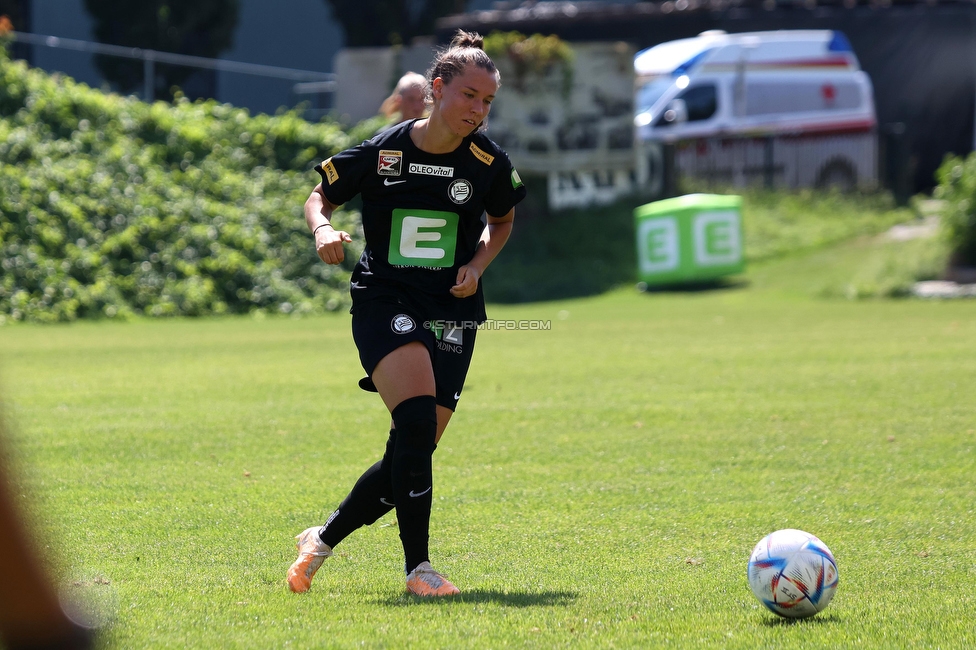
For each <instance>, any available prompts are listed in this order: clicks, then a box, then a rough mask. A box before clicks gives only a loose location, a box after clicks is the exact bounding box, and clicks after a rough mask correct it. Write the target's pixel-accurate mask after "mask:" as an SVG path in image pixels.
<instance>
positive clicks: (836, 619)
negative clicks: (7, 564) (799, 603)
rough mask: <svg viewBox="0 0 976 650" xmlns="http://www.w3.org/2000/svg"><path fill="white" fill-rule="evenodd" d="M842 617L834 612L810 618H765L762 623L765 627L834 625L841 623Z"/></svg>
mask: <svg viewBox="0 0 976 650" xmlns="http://www.w3.org/2000/svg"><path fill="white" fill-rule="evenodd" d="M843 620H844V619H842V618H841V617H840V616H837V615H835V614H823V615H820V616H813V617H810V618H780V617H779V616H777V617H776V618H765V619H763V622H762V624H763V625H765V626H766V627H784V626H785V627H790V626H793V625H835V624H838V623H842V622H843Z"/></svg>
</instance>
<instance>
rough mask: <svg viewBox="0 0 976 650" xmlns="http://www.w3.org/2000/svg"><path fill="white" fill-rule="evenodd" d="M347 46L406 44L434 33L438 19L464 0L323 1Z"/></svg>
mask: <svg viewBox="0 0 976 650" xmlns="http://www.w3.org/2000/svg"><path fill="white" fill-rule="evenodd" d="M326 2H327V3H328V5H329V7H331V8H332V15H333V17H334V18H335V19H336V20H338V21H339V22H340V23H341V24H342V27H343V31H344V32H345V37H346V46H347V47H383V46H388V45H401V44H405V43H406V44H409V43H410V41H411V40H413V39H414V38H415V37H417V36H429V35H431V34H433V33H434V23H435V22H436V20H437V19H438V18H441V17H443V16H447V15H450V14H455V13H461V12H463V11H464V6H465V4H466V2H465V1H464V0H375V1H374V2H363V1H362V0H326Z"/></svg>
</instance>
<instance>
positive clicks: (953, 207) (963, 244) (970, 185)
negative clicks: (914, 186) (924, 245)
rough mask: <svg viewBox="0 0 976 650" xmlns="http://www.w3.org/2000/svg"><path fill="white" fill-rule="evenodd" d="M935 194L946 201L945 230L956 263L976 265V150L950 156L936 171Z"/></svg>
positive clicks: (958, 264)
mask: <svg viewBox="0 0 976 650" xmlns="http://www.w3.org/2000/svg"><path fill="white" fill-rule="evenodd" d="M935 177H936V179H937V180H938V181H939V184H938V186H937V187H936V188H935V192H934V195H935V197H936V198H938V199H943V200H944V201H945V209H944V210H943V211H942V217H941V218H942V230H943V233H944V235H945V238H946V240H947V241H948V243H949V246H950V247H951V250H952V255H953V258H952V262H953V264H955V265H956V266H963V267H976V153H971V154H969V156H968V157H967V158H966V159H965V160H963V159H962V158H959V157H958V156H949V157H948V158H946V160H945V162H943V163H942V166H941V167H939V170H938V171H937V172H936V173H935Z"/></svg>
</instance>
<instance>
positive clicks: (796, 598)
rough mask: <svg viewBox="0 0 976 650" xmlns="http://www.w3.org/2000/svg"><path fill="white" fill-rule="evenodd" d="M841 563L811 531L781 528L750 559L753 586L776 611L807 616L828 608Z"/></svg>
mask: <svg viewBox="0 0 976 650" xmlns="http://www.w3.org/2000/svg"><path fill="white" fill-rule="evenodd" d="M837 577H838V576H837V562H836V561H835V560H834V556H833V554H831V552H830V549H829V548H827V545H826V544H824V543H823V542H821V541H820V540H819V539H817V538H816V537H815V536H814V535H811V534H810V533H805V532H803V531H802V530H795V529H793V528H787V529H785V530H777V531H776V532H775V533H770V534H769V535H766V536H765V537H763V538H762V540H761V541H760V542H759V543H758V544H756V548H754V549H753V551H752V556H751V557H750V558H749V587H751V588H752V593H754V594H755V595H756V598H758V599H759V602H761V603H762V604H763V605H765V606H766V607H767V608H769V610H770V611H771V612H773V613H774V614H779V615H780V616H785V617H787V618H806V617H808V616H813V615H814V614H816V613H817V612H819V611H820V610H822V609H823V608H825V607H826V606H827V605H828V603H830V599H831V598H833V597H834V591H836V590H837Z"/></svg>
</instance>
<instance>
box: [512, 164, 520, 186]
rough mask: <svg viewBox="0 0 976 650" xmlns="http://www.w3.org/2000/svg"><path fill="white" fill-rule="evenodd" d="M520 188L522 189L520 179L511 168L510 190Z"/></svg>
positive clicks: (516, 172)
mask: <svg viewBox="0 0 976 650" xmlns="http://www.w3.org/2000/svg"><path fill="white" fill-rule="evenodd" d="M520 187H522V179H521V178H519V175H518V171H517V170H516V169H515V168H514V167H513V168H512V189H513V190H517V189H518V188H520Z"/></svg>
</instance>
